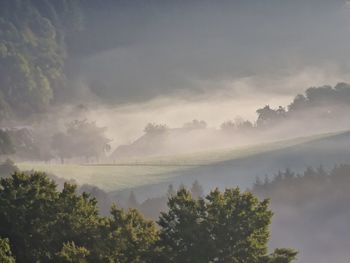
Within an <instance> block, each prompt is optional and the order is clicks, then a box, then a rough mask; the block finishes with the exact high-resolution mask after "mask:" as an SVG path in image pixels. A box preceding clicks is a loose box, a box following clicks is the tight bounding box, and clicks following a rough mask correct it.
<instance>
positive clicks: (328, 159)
mask: <svg viewBox="0 0 350 263" xmlns="http://www.w3.org/2000/svg"><path fill="white" fill-rule="evenodd" d="M289 143H290V142H289ZM286 145H287V146H286V147H283V143H282V142H280V143H279V147H276V148H275V149H273V148H272V149H271V145H269V144H266V148H268V147H270V150H269V149H267V150H266V151H264V150H263V149H260V150H259V151H257V153H255V154H254V153H251V154H248V155H246V156H243V157H237V156H236V157H234V158H233V159H229V160H224V161H218V162H214V163H210V164H207V165H203V164H201V165H198V166H193V167H191V168H188V169H183V170H180V171H175V172H172V176H169V177H168V178H169V179H168V181H166V182H162V183H161V184H159V185H148V186H143V187H138V188H137V189H135V191H136V192H137V193H138V195H139V196H140V197H141V198H142V197H146V196H149V195H150V193H152V195H156V193H157V192H158V193H159V192H164V191H165V189H166V185H167V184H170V183H172V184H175V185H178V184H181V183H183V184H188V185H189V184H191V183H192V182H193V181H195V180H198V181H199V182H200V183H201V184H202V185H203V187H204V189H205V190H209V189H211V188H213V187H222V188H224V187H230V186H234V185H238V186H240V187H243V188H248V187H251V185H252V184H253V183H254V181H255V180H256V177H260V178H263V177H264V176H265V175H267V174H275V173H278V171H279V170H285V169H287V168H289V169H292V170H293V171H297V172H298V171H303V170H305V169H306V168H307V167H310V166H313V167H318V166H320V165H322V166H323V167H325V168H331V167H332V166H334V165H335V164H346V163H350V132H349V131H347V132H343V133H338V134H331V135H325V136H324V137H321V138H315V139H312V138H309V140H308V141H304V142H300V143H295V144H294V145H291V144H286ZM262 147H263V146H262ZM150 190H151V191H150Z"/></svg>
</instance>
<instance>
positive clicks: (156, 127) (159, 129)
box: [144, 123, 169, 135]
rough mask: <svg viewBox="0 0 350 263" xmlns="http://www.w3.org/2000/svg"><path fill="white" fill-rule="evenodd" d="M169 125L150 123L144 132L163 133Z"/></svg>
mask: <svg viewBox="0 0 350 263" xmlns="http://www.w3.org/2000/svg"><path fill="white" fill-rule="evenodd" d="M168 129H169V128H168V126H166V125H165V124H155V123H148V124H147V125H146V127H145V129H144V132H145V133H146V134H151V135H154V134H162V133H164V132H166V131H167V130H168Z"/></svg>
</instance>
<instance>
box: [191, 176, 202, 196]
mask: <svg viewBox="0 0 350 263" xmlns="http://www.w3.org/2000/svg"><path fill="white" fill-rule="evenodd" d="M191 194H192V197H193V198H195V199H197V198H200V197H202V196H203V188H202V186H201V185H200V184H199V182H198V181H197V180H195V181H194V182H193V184H192V186H191Z"/></svg>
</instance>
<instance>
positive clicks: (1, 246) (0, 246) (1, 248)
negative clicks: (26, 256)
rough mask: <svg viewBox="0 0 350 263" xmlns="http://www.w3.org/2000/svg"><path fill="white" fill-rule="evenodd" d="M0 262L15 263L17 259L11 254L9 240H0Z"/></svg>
mask: <svg viewBox="0 0 350 263" xmlns="http://www.w3.org/2000/svg"><path fill="white" fill-rule="evenodd" d="M0 262H2V263H15V259H14V257H13V256H12V253H11V248H10V244H9V240H8V239H7V238H6V239H3V238H0Z"/></svg>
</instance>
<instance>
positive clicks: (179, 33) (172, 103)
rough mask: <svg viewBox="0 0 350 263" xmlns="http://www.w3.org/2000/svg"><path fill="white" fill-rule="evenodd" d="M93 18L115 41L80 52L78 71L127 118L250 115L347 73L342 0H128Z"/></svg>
mask: <svg viewBox="0 0 350 263" xmlns="http://www.w3.org/2000/svg"><path fill="white" fill-rule="evenodd" d="M121 2H123V1H121ZM95 20H96V22H97V24H98V23H100V24H101V27H102V26H103V32H104V34H107V35H108V36H107V35H106V41H108V39H118V40H119V43H120V44H119V45H117V46H116V47H115V48H113V49H110V50H105V51H103V52H100V53H97V54H94V55H91V56H89V57H85V58H84V59H83V62H82V68H81V69H80V74H78V79H79V81H80V82H81V83H83V85H85V84H86V83H87V84H89V85H91V87H92V89H93V91H94V93H97V94H98V95H99V96H101V97H102V98H103V100H104V101H108V102H112V103H113V104H115V105H121V104H123V108H120V107H119V106H118V108H117V109H116V111H117V112H118V113H120V112H126V113H127V115H128V117H129V119H128V120H129V122H133V116H134V115H133V113H135V116H136V115H137V116H138V117H140V114H141V115H142V114H143V115H142V117H140V119H142V120H144V122H148V121H163V122H167V123H170V124H171V125H177V122H181V123H183V122H184V121H188V119H193V118H203V119H207V120H208V121H209V122H213V125H216V124H217V123H219V122H220V121H222V120H225V119H226V120H227V119H233V118H234V117H235V116H237V115H240V116H243V117H247V118H250V119H252V118H254V116H255V115H254V114H255V110H256V108H257V107H261V106H264V105H265V104H267V103H270V104H272V105H274V106H277V105H285V104H287V103H288V102H289V101H290V100H291V98H292V97H294V96H295V95H296V93H299V92H303V91H304V90H305V89H306V88H308V87H309V86H317V85H324V84H332V85H333V84H335V83H337V82H340V81H350V74H349V73H348V72H349V69H350V52H348V51H349V43H350V6H348V5H347V3H346V1H345V0H309V1H308V0H285V1H281V0H279V1H277V0H250V1H246V0H242V1H235V0H232V1H213V0H212V1H209V0H208V1H206V0H203V1H182V0H174V1H156V0H153V1H152V0H150V1H129V3H124V4H123V5H121V6H120V8H118V10H116V9H111V8H107V9H103V8H101V9H98V10H96V17H95ZM101 30H102V29H101ZM105 32H107V33H105ZM99 37H100V36H99ZM125 104H126V105H127V106H125ZM125 109H128V110H125ZM138 110H141V113H140V112H139V111H138ZM118 116H119V115H118ZM123 116H126V115H123ZM182 116H184V118H185V119H184V120H183V119H182V118H180V117H182ZM136 119H137V118H136V117H135V120H136ZM180 119H181V121H180ZM142 125H144V123H142Z"/></svg>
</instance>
